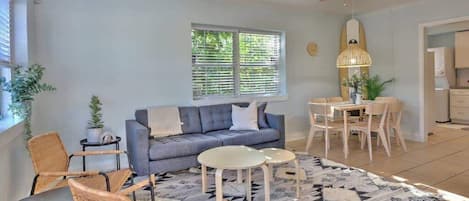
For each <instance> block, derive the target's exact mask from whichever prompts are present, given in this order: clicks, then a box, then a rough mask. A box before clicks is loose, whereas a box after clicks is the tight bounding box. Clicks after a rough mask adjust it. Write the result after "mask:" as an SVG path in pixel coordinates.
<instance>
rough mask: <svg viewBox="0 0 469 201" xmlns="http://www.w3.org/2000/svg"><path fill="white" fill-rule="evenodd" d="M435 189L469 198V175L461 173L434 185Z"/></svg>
mask: <svg viewBox="0 0 469 201" xmlns="http://www.w3.org/2000/svg"><path fill="white" fill-rule="evenodd" d="M435 187H437V188H439V189H443V190H446V191H450V192H453V193H456V194H459V195H462V196H466V197H469V173H462V174H460V175H456V176H454V177H451V178H449V179H448V180H445V181H443V182H440V183H438V184H435Z"/></svg>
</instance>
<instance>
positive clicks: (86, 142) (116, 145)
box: [80, 136, 121, 171]
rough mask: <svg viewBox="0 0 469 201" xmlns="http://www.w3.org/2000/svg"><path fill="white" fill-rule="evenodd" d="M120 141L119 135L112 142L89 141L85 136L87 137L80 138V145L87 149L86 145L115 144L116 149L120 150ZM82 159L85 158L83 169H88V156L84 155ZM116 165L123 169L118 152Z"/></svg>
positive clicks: (84, 149)
mask: <svg viewBox="0 0 469 201" xmlns="http://www.w3.org/2000/svg"><path fill="white" fill-rule="evenodd" d="M120 141H121V137H118V136H116V139H114V140H112V141H110V142H106V143H99V142H88V140H87V139H86V138H85V139H82V140H80V145H81V150H82V151H86V147H101V146H107V145H113V144H114V145H115V147H116V148H115V149H116V151H119V150H120V148H119V143H120ZM82 160H83V171H86V156H83V157H82ZM116 167H117V170H120V169H121V159H120V156H119V154H116Z"/></svg>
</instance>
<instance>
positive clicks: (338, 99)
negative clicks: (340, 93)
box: [327, 97, 344, 103]
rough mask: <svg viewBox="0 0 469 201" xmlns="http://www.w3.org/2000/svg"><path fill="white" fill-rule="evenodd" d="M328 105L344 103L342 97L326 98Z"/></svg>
mask: <svg viewBox="0 0 469 201" xmlns="http://www.w3.org/2000/svg"><path fill="white" fill-rule="evenodd" d="M327 102H328V103H337V102H344V99H343V98H342V97H329V98H327Z"/></svg>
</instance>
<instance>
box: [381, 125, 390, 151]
mask: <svg viewBox="0 0 469 201" xmlns="http://www.w3.org/2000/svg"><path fill="white" fill-rule="evenodd" d="M383 132H384V135H385V136H386V137H387V139H388V148H389V151H391V132H389V129H386V130H384V129H383Z"/></svg>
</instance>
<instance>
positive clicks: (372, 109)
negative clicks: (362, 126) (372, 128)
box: [365, 102, 388, 127]
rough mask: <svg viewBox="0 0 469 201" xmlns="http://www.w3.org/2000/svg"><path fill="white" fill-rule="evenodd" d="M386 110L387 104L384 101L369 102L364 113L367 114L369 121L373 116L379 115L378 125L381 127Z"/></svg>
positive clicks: (384, 119)
mask: <svg viewBox="0 0 469 201" xmlns="http://www.w3.org/2000/svg"><path fill="white" fill-rule="evenodd" d="M387 112H388V104H387V103H384V102H374V103H369V104H368V105H367V106H366V109H365V114H367V115H369V119H368V120H369V123H370V124H371V122H372V117H373V116H378V115H381V120H380V127H382V126H383V125H384V123H385V121H386V115H387Z"/></svg>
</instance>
